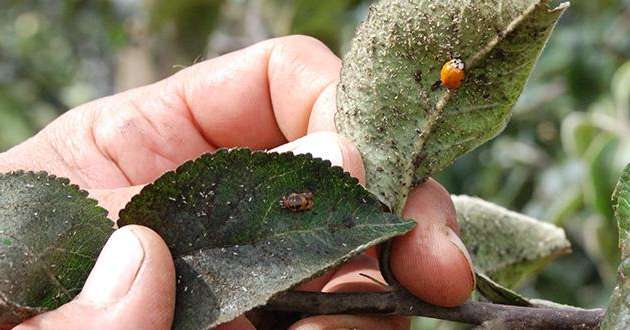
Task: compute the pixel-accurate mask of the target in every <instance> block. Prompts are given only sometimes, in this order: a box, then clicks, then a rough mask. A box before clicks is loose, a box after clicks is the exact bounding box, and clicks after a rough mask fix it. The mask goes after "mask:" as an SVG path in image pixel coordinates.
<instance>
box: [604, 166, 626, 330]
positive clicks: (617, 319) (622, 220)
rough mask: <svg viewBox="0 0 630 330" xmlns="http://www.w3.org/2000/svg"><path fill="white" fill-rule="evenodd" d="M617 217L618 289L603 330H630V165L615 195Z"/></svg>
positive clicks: (605, 318)
mask: <svg viewBox="0 0 630 330" xmlns="http://www.w3.org/2000/svg"><path fill="white" fill-rule="evenodd" d="M613 200H614V203H615V204H614V210H615V217H616V218H617V225H618V226H619V247H620V249H621V263H620V264H619V270H618V271H617V272H618V280H617V287H616V288H615V291H614V292H613V294H612V297H611V298H610V303H609V304H608V309H607V310H606V316H605V317H604V321H603V322H602V326H601V328H602V329H628V328H630V281H628V276H630V164H629V165H628V166H626V169H625V170H624V171H623V174H622V175H621V178H620V179H619V182H618V183H617V188H616V189H615V192H614V194H613Z"/></svg>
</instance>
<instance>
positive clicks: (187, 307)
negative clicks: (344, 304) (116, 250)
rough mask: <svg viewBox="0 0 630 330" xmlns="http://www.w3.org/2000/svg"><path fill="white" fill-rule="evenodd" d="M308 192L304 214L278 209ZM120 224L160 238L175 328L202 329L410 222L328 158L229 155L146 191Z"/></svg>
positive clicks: (198, 163)
mask: <svg viewBox="0 0 630 330" xmlns="http://www.w3.org/2000/svg"><path fill="white" fill-rule="evenodd" d="M307 192H310V193H312V201H313V204H312V208H311V209H307V210H305V211H300V212H294V211H291V210H289V209H287V208H285V207H284V206H283V204H282V199H283V197H285V196H288V195H289V194H291V193H307ZM306 204H307V203H304V205H306ZM119 224H120V225H121V226H122V225H127V224H141V225H145V226H148V227H150V228H152V229H154V230H155V231H157V232H158V233H159V234H160V235H161V236H162V237H163V238H164V239H165V241H166V242H167V244H168V245H169V247H170V249H171V253H172V254H173V257H174V258H175V265H176V268H177V282H178V283H177V298H176V313H175V321H174V327H175V328H177V329H207V328H209V327H214V326H216V325H218V324H221V323H224V322H228V321H230V320H232V319H234V318H236V317H237V316H238V315H241V314H243V313H244V312H247V311H248V310H251V309H252V308H255V307H257V306H261V305H264V304H265V303H266V302H267V300H268V299H269V298H271V297H272V296H273V295H274V294H276V293H278V292H281V291H285V290H287V289H289V288H291V287H293V286H295V285H297V284H299V283H301V282H303V281H305V280H308V279H310V278H312V277H314V276H316V275H319V274H321V273H322V272H324V271H325V270H327V269H330V268H331V267H334V266H336V265H338V264H340V263H342V262H343V261H345V260H347V259H348V258H350V257H351V256H353V255H356V254H357V253H359V252H361V251H363V250H365V249H366V248H367V247H369V246H372V245H374V244H377V243H380V242H382V241H384V240H386V239H389V238H391V237H393V236H396V235H400V234H403V233H405V232H407V231H409V230H410V229H411V228H412V227H413V226H414V224H415V223H414V222H412V221H404V220H402V219H400V218H398V217H397V216H395V215H394V214H391V213H383V211H382V204H381V203H380V202H379V201H378V199H377V198H375V197H374V196H373V195H371V194H370V193H369V192H367V191H366V190H365V189H364V188H363V187H361V186H360V185H359V184H358V181H357V180H356V179H354V178H352V177H350V176H349V175H348V174H347V173H344V172H343V170H342V169H341V168H340V167H331V166H330V162H328V161H323V160H320V159H313V158H312V157H311V156H308V155H297V156H294V155H292V154H276V153H263V152H251V151H249V150H246V149H233V150H230V151H227V150H220V151H218V152H217V153H215V154H211V155H204V156H202V157H201V158H198V159H197V160H195V161H191V162H188V163H186V164H184V165H182V166H181V167H179V168H178V169H177V170H176V171H175V172H170V173H167V174H165V175H164V176H162V177H161V178H160V179H158V180H157V181H156V182H155V183H153V184H151V185H149V186H147V187H145V188H144V189H143V190H142V192H141V193H140V194H139V195H138V196H136V197H134V198H133V199H132V201H131V202H130V203H129V204H128V205H127V207H126V208H125V209H124V210H123V211H122V212H121V213H120V220H119Z"/></svg>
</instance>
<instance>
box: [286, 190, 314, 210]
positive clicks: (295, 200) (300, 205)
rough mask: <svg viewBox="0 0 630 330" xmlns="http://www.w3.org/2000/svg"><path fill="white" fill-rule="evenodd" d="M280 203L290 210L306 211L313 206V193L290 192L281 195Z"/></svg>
mask: <svg viewBox="0 0 630 330" xmlns="http://www.w3.org/2000/svg"><path fill="white" fill-rule="evenodd" d="M280 204H282V207H284V208H285V209H288V210H290V211H291V212H302V211H308V210H310V209H312V208H313V193H312V192H310V191H306V192H302V193H290V194H288V195H287V196H283V197H282V200H281V201H280Z"/></svg>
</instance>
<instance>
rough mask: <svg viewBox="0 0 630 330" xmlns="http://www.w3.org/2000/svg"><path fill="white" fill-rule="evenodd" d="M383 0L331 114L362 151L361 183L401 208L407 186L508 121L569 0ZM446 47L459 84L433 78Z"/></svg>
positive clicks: (347, 61)
mask: <svg viewBox="0 0 630 330" xmlns="http://www.w3.org/2000/svg"><path fill="white" fill-rule="evenodd" d="M548 2H549V1H547V0H523V1H499V0H481V1H435V0H433V1H420V0H381V1H379V2H378V3H376V4H375V5H373V6H372V7H371V10H370V13H369V16H368V18H367V20H366V21H365V22H364V23H363V25H362V26H361V27H360V28H359V30H358V32H357V35H356V37H355V38H354V41H353V44H352V48H351V50H350V52H349V53H348V54H347V55H346V56H345V58H344V64H343V69H342V74H341V82H340V84H339V87H338V91H337V107H338V112H337V115H336V124H337V128H338V129H339V131H340V132H341V133H342V134H344V135H346V136H348V137H349V138H350V139H351V140H352V141H354V142H355V143H356V144H357V146H358V148H359V150H360V151H361V153H362V155H363V160H364V163H365V168H366V171H367V173H366V175H367V188H368V190H370V191H371V192H373V193H375V194H376V195H377V196H378V197H379V198H380V199H381V200H382V201H383V202H384V203H385V204H387V205H389V206H390V207H391V208H392V209H393V210H394V211H395V212H397V213H399V212H400V211H401V210H402V207H403V205H404V203H405V201H406V198H407V193H408V191H409V189H410V188H411V187H412V186H414V185H416V184H417V183H418V182H421V181H422V180H423V179H424V178H425V177H427V176H428V175H430V174H432V173H434V172H436V171H439V170H441V169H443V168H445V167H446V166H448V165H449V164H450V163H451V162H452V161H453V160H454V159H455V158H457V157H458V156H460V155H462V154H464V153H466V152H468V151H470V150H472V149H474V148H476V147H477V146H479V145H481V144H482V143H484V142H485V141H487V140H489V139H491V138H492V137H494V136H495V135H497V134H498V133H499V132H500V131H501V130H503V128H504V127H505V125H506V123H507V122H508V119H509V117H510V112H511V108H512V106H513V105H514V103H515V102H516V99H517V98H518V96H519V95H520V93H521V91H522V89H523V86H524V85H525V82H526V81H527V78H528V76H529V73H530V71H531V69H532V67H533V65H534V63H535V62H536V59H537V58H538V55H539V53H540V51H541V50H542V48H543V46H544V45H545V42H546V41H547V38H548V37H549V34H550V33H551V31H552V30H553V27H554V25H555V22H556V21H557V19H558V17H559V16H560V15H561V14H562V12H563V11H564V9H566V8H567V7H568V3H565V4H562V5H560V6H558V7H557V8H555V9H550V8H549V7H548V6H547V3H548ZM451 57H459V58H462V59H463V60H464V61H465V64H466V72H467V74H466V79H465V81H464V83H463V85H462V86H461V88H460V89H459V90H456V91H455V90H451V91H449V90H446V89H445V88H440V89H438V90H433V89H432V85H434V83H435V82H436V80H438V79H439V72H440V69H441V67H442V65H443V64H444V63H445V62H446V61H448V60H449V59H450V58H451Z"/></svg>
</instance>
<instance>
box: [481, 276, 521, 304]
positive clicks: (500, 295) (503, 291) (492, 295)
mask: <svg viewBox="0 0 630 330" xmlns="http://www.w3.org/2000/svg"><path fill="white" fill-rule="evenodd" d="M475 277H476V279H477V291H479V293H481V295H483V296H484V297H485V298H486V299H488V300H490V301H491V302H493V303H497V304H504V305H514V306H528V307H529V306H532V304H531V303H530V302H529V301H528V300H527V298H525V297H523V296H521V295H520V294H518V293H516V292H514V291H512V290H510V289H508V288H506V287H504V286H502V285H501V284H499V283H497V282H495V281H493V280H492V279H491V278H490V277H488V276H487V275H485V274H483V273H480V272H478V271H476V272H475Z"/></svg>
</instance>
